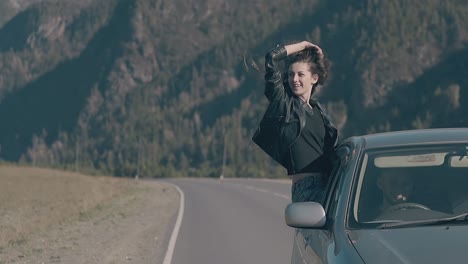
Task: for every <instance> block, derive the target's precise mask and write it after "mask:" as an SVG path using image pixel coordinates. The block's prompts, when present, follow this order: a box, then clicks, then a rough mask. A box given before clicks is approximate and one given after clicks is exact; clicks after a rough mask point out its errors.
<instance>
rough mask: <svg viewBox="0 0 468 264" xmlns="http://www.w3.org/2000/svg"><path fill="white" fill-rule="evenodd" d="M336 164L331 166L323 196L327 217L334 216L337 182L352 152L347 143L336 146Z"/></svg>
mask: <svg viewBox="0 0 468 264" xmlns="http://www.w3.org/2000/svg"><path fill="white" fill-rule="evenodd" d="M336 153H337V165H336V166H335V167H334V168H333V170H332V172H331V173H330V178H329V182H328V186H327V190H326V196H325V200H324V201H325V203H324V208H325V213H326V216H327V218H328V219H330V218H334V214H335V212H336V206H337V203H338V197H337V189H338V182H339V180H340V179H341V176H342V175H343V174H344V172H345V171H346V170H345V168H346V167H347V165H348V162H349V160H350V156H351V154H352V147H351V146H349V145H343V146H340V147H338V148H337V150H336Z"/></svg>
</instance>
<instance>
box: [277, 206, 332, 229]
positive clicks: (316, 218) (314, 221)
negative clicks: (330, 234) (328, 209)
mask: <svg viewBox="0 0 468 264" xmlns="http://www.w3.org/2000/svg"><path fill="white" fill-rule="evenodd" d="M284 218H285V220H286V224H287V225H288V226H290V227H296V228H322V227H324V226H325V223H326V221H327V218H326V214H325V209H323V206H322V205H321V204H320V203H317V202H300V203H290V204H289V205H288V206H287V207H286V209H285V210H284Z"/></svg>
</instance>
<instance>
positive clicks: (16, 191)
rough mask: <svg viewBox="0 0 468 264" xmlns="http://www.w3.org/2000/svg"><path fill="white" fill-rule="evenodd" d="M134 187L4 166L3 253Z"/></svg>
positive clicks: (0, 199) (0, 170)
mask: <svg viewBox="0 0 468 264" xmlns="http://www.w3.org/2000/svg"><path fill="white" fill-rule="evenodd" d="M133 186H134V181H132V180H130V179H119V178H112V177H97V176H86V175H81V174H77V173H71V172H64V171H58V170H51V169H41V168H29V167H14V166H0V250H1V248H5V247H7V246H8V245H13V244H21V243H23V242H24V241H26V240H27V239H28V237H29V236H30V235H32V234H34V233H36V232H40V231H43V230H46V229H47V228H50V227H52V226H53V225H57V224H60V223H63V222H64V221H73V220H76V219H79V218H80V217H83V216H86V214H87V213H88V212H89V211H90V210H92V209H96V208H99V206H101V205H102V204H103V203H104V202H105V201H107V200H109V199H111V198H113V197H115V196H118V195H120V194H123V193H126V192H128V191H130V190H132V188H133Z"/></svg>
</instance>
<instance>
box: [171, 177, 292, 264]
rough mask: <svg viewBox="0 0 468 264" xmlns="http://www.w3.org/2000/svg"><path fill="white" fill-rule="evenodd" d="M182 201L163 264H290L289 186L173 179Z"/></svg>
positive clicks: (288, 183) (261, 181)
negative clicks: (286, 219)
mask: <svg viewBox="0 0 468 264" xmlns="http://www.w3.org/2000/svg"><path fill="white" fill-rule="evenodd" d="M167 182H169V183H172V184H174V185H176V186H177V187H178V188H179V190H180V191H181V195H182V198H183V201H182V206H181V207H182V208H181V210H180V211H179V215H180V216H181V217H180V218H179V219H178V220H179V221H175V223H174V227H173V228H174V231H175V232H174V231H173V236H172V237H171V240H172V241H171V243H170V245H169V250H168V253H166V258H165V263H164V264H218V263H219V264H243V263H245V264H247V263H248V264H251V263H255V264H262V263H268V264H272V263H290V262H291V261H290V258H291V251H292V242H293V232H294V229H292V228H290V227H288V226H286V224H285V222H284V209H285V207H286V206H287V204H288V203H289V202H290V188H291V184H290V182H289V181H270V180H255V179H224V180H222V181H221V180H219V179H171V180H168V181H167ZM174 233H175V234H174Z"/></svg>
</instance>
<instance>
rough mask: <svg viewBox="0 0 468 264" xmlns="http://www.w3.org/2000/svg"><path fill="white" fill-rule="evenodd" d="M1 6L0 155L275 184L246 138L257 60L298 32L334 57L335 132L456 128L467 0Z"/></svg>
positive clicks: (328, 97) (259, 104) (254, 119)
mask: <svg viewBox="0 0 468 264" xmlns="http://www.w3.org/2000/svg"><path fill="white" fill-rule="evenodd" d="M13 3H16V4H18V3H23V4H24V5H23V6H24V7H23V8H16V9H15V8H14V6H15V5H14V4H13ZM26 3H27V4H26ZM0 5H3V6H0V10H7V7H8V8H9V9H8V10H16V11H15V12H16V13H15V12H13V11H12V12H13V13H14V15H12V16H11V18H5V17H4V16H3V15H2V16H0V17H1V18H2V19H3V21H4V22H2V20H0V22H2V24H0V25H2V26H1V28H0V70H1V73H2V74H1V75H0V120H1V121H2V123H3V124H4V125H3V126H2V127H3V129H2V130H1V131H0V159H3V160H6V161H13V162H27V163H31V164H35V165H43V166H54V167H62V168H69V169H75V170H91V171H99V172H103V173H112V174H114V175H122V176H131V175H135V174H141V175H144V176H150V177H170V176H179V175H184V176H219V174H220V173H224V174H226V175H228V176H236V177H247V176H249V177H272V176H273V177H274V176H279V175H282V174H284V173H285V172H284V170H283V169H282V168H279V167H278V166H276V165H275V164H274V163H273V162H272V161H271V160H270V159H269V158H268V157H266V155H265V154H264V153H263V152H262V151H261V150H259V149H258V148H257V147H256V146H255V145H254V144H253V143H252V142H251V140H250V138H251V136H252V134H253V131H254V130H255V128H256V125H257V124H258V122H259V120H260V118H261V115H262V113H263V111H264V109H265V107H266V99H265V98H264V97H263V82H262V78H263V73H262V67H261V66H262V64H263V55H264V53H265V51H266V50H268V49H269V48H271V47H273V46H274V45H276V44H277V43H287V42H291V41H294V40H303V39H308V40H311V41H313V42H315V43H318V44H320V45H321V46H322V47H323V49H324V50H325V52H326V54H327V55H328V57H329V59H330V60H331V62H332V69H331V78H330V80H329V81H328V83H327V84H326V85H325V86H324V87H322V89H321V90H320V93H319V95H318V96H319V99H320V100H321V102H323V103H324V104H325V105H326V107H327V109H328V112H329V113H330V114H331V115H332V117H333V118H334V120H335V122H336V124H337V125H338V127H339V129H340V132H341V134H342V136H341V137H342V138H344V137H347V136H351V135H355V134H363V133H374V132H379V131H388V130H398V129H411V128H422V127H448V126H466V125H467V119H466V117H465V116H466V114H465V113H467V111H468V109H467V107H468V106H467V105H468V102H467V100H468V99H466V98H468V97H466V96H464V93H465V92H464V90H466V89H463V87H466V86H467V77H465V74H464V73H465V72H466V63H465V61H467V60H466V59H467V56H468V46H467V40H468V32H467V31H468V28H466V26H465V25H467V24H468V23H467V22H468V21H467V20H468V16H467V15H468V4H467V3H465V2H464V1H460V0H450V1H444V2H440V1H436V0H427V1H424V3H422V2H414V3H413V2H408V1H403V0H395V1H374V0H366V1H357V0H354V1H352V0H345V1H338V0H330V1H325V0H316V1H305V0H297V1H295V2H294V4H291V3H290V1H285V0H275V1H266V0H258V1H246V0H240V1H237V2H235V3H233V2H232V1H218V0H205V1H195V0H192V1H181V0H173V1H168V0H161V1H156V2H155V1H150V0H141V1H131V0H88V1H80V2H79V3H78V2H76V1H45V0H44V1H39V0H38V1H13V0H9V1H6V2H2V4H0ZM2 7H3V8H2ZM4 13H5V12H4ZM9 14H10V13H9ZM245 58H247V59H245ZM255 64H256V65H260V67H259V71H257V70H255V69H254V68H255V67H252V65H255ZM245 66H248V67H245Z"/></svg>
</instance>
